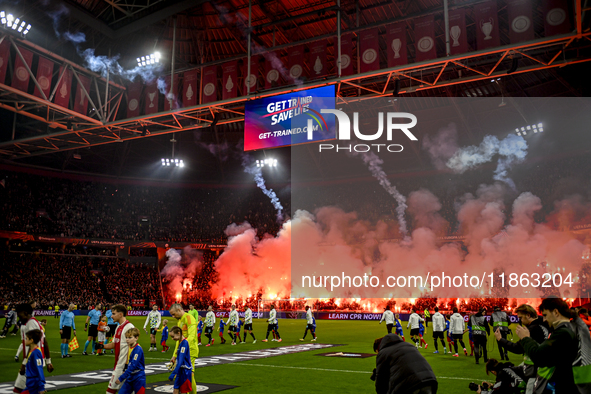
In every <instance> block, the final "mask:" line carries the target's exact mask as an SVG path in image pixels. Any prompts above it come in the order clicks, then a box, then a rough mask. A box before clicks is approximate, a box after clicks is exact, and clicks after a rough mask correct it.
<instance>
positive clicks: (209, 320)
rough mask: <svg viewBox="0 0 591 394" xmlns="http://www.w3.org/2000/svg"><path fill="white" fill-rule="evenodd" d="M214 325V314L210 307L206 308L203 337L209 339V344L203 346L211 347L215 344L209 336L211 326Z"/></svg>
mask: <svg viewBox="0 0 591 394" xmlns="http://www.w3.org/2000/svg"><path fill="white" fill-rule="evenodd" d="M214 325H215V313H213V308H212V306H211V305H210V306H208V307H207V314H206V315H205V336H206V337H207V339H209V343H208V344H207V345H205V346H211V345H213V343H214V342H215V339H212V337H211V334H212V333H213V326H214Z"/></svg>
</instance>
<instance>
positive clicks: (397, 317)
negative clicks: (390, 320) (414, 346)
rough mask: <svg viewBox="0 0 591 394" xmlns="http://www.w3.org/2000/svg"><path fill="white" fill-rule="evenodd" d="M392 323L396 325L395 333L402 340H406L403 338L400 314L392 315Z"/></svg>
mask: <svg viewBox="0 0 591 394" xmlns="http://www.w3.org/2000/svg"><path fill="white" fill-rule="evenodd" d="M394 323H395V325H396V335H398V336H399V337H400V338H402V342H406V339H404V330H403V329H402V321H400V315H399V314H398V313H397V314H395V315H394Z"/></svg>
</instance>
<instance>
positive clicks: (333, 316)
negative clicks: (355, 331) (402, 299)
mask: <svg viewBox="0 0 591 394" xmlns="http://www.w3.org/2000/svg"><path fill="white" fill-rule="evenodd" d="M319 318H320V319H322V317H319ZM381 318H382V314H381V313H328V316H327V317H326V319H328V320H380V319H381Z"/></svg>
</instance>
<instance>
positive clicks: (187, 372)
mask: <svg viewBox="0 0 591 394" xmlns="http://www.w3.org/2000/svg"><path fill="white" fill-rule="evenodd" d="M191 317H192V316H191ZM170 334H171V337H172V339H173V340H175V341H176V342H177V344H176V349H177V351H176V353H175V356H174V358H173V359H174V360H175V361H172V364H173V365H175V362H176V367H175V369H174V371H172V373H171V374H170V376H169V377H168V380H174V388H173V390H174V391H173V393H174V394H181V393H183V394H184V393H195V392H196V387H195V385H194V382H195V376H194V374H193V367H194V365H195V362H194V361H193V357H192V355H191V348H192V346H191V344H190V342H189V340H188V339H187V338H185V337H183V331H182V330H181V329H180V328H179V327H173V328H172V330H170Z"/></svg>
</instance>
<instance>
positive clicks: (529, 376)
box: [494, 304, 549, 393]
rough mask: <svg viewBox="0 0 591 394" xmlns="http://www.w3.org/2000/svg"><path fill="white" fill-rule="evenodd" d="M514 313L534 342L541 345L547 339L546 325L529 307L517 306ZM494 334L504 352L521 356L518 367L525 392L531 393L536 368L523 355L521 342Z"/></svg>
mask: <svg viewBox="0 0 591 394" xmlns="http://www.w3.org/2000/svg"><path fill="white" fill-rule="evenodd" d="M515 313H516V314H517V317H519V321H520V325H523V326H524V327H526V328H527V329H528V330H529V334H530V337H531V338H532V339H533V340H534V341H536V342H537V343H542V342H544V341H545V340H546V339H548V333H549V329H548V325H547V324H546V322H545V321H544V320H543V318H542V317H538V313H537V312H536V310H535V309H534V308H533V307H532V306H531V305H527V304H522V305H519V306H518V307H517V308H515ZM494 334H495V338H496V339H497V341H498V342H497V343H498V345H499V346H502V347H503V348H504V349H505V350H506V351H508V352H510V353H515V354H523V364H521V365H520V367H521V368H522V369H523V373H524V377H525V380H526V381H527V384H528V390H527V391H526V392H528V393H530V392H533V388H534V385H535V383H536V379H537V370H538V368H536V366H534V362H533V361H532V360H531V359H530V358H529V357H527V355H525V354H524V353H525V351H524V349H523V347H522V346H521V342H511V341H509V340H507V339H506V338H505V337H504V336H503V335H502V332H501V331H500V330H499V329H497V330H495V332H494Z"/></svg>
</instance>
